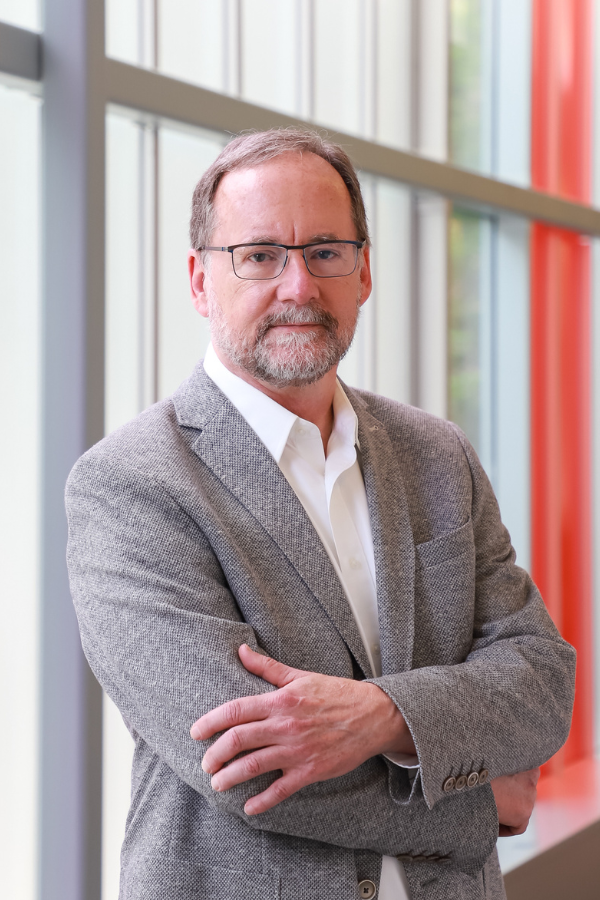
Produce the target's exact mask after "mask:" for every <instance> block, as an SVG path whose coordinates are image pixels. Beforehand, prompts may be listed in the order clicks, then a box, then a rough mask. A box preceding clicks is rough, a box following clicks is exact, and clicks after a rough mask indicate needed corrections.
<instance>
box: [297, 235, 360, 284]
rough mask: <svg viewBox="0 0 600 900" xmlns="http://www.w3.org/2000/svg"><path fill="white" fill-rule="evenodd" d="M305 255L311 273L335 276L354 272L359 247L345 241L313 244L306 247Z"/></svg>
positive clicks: (326, 276) (319, 275)
mask: <svg viewBox="0 0 600 900" xmlns="http://www.w3.org/2000/svg"><path fill="white" fill-rule="evenodd" d="M304 256H305V259H306V265H307V266H308V271H309V272H310V273H311V275H316V276H317V277H318V278H335V277H339V276H340V275H351V274H352V272H354V270H355V268H356V260H357V259H358V247H357V246H356V245H355V244H350V243H345V242H344V241H340V242H339V243H335V244H313V245H312V246H311V247H307V248H306V250H305V251H304Z"/></svg>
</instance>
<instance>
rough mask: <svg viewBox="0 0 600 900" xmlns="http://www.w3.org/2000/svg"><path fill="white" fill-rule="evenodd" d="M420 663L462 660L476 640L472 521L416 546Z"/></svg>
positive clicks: (416, 661) (417, 657) (415, 660)
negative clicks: (474, 635)
mask: <svg viewBox="0 0 600 900" xmlns="http://www.w3.org/2000/svg"><path fill="white" fill-rule="evenodd" d="M415 550H416V554H415V556H416V559H415V564H416V565H415V643H414V653H413V665H414V666H415V668H420V667H421V666H432V665H452V664H455V663H459V662H462V661H463V660H464V659H465V657H466V656H467V654H468V652H469V649H470V647H471V644H472V642H473V617H474V611H475V542H474V539H473V526H472V523H471V520H469V521H468V522H466V523H465V524H464V525H462V526H461V527H460V528H457V529H456V530H455V531H450V532H448V533H447V534H442V535H440V536H439V537H437V538H434V540H432V541H427V542H426V543H423V544H418V545H417V547H416V548H415Z"/></svg>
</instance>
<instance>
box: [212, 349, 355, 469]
mask: <svg viewBox="0 0 600 900" xmlns="http://www.w3.org/2000/svg"><path fill="white" fill-rule="evenodd" d="M213 347H214V350H215V353H216V354H217V356H218V357H219V359H220V360H221V362H222V363H223V365H224V366H225V368H226V369H229V371H230V372H233V374H234V375H237V376H238V378H241V379H242V381H245V382H247V384H251V385H252V387H255V388H257V390H259V391H261V392H262V393H263V394H266V395H267V397H270V398H271V400H274V401H275V403H279V405H280V406H283V407H284V409H288V410H289V411H290V412H292V413H294V415H296V416H298V417H299V418H301V419H305V420H306V421H307V422H312V423H313V425H316V426H317V428H318V429H319V431H320V432H321V439H322V441H323V447H324V448H325V453H327V444H328V443H329V438H330V437H331V432H332V430H333V395H334V394H335V385H336V377H337V366H334V368H333V369H330V370H329V372H327V374H326V375H324V376H323V378H321V379H319V381H315V382H314V384H305V385H300V386H297V385H296V386H290V385H287V386H284V387H274V386H273V385H271V384H266V383H265V382H264V381H259V380H258V379H257V378H254V377H253V376H252V375H250V374H249V373H248V372H246V370H245V369H242V368H240V367H239V366H236V365H235V364H234V363H232V362H231V360H230V359H228V358H227V357H226V356H225V354H224V353H222V352H221V350H220V348H219V347H217V346H216V344H214V343H213Z"/></svg>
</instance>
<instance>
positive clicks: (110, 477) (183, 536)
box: [66, 451, 498, 874]
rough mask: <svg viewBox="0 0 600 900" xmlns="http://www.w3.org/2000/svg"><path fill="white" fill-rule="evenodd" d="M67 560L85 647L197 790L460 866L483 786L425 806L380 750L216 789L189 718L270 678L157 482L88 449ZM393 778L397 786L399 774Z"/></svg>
mask: <svg viewBox="0 0 600 900" xmlns="http://www.w3.org/2000/svg"><path fill="white" fill-rule="evenodd" d="M66 504H67V513H68V521H69V542H68V550H67V559H68V566H69V577H70V584H71V591H72V595H73V599H74V603H75V608H76V612H77V616H78V620H79V626H80V631H81V639H82V644H83V648H84V651H85V654H86V656H87V659H88V661H89V663H90V666H91V668H92V670H93V671H94V673H95V675H96V677H97V678H98V680H99V681H100V683H101V684H102V686H103V687H104V689H105V690H106V692H107V693H108V694H109V696H110V697H111V698H112V699H113V700H114V702H115V703H116V704H117V706H118V707H119V709H120V711H121V713H122V715H123V717H124V719H125V720H126V721H127V723H128V724H129V726H130V728H131V729H132V730H133V731H134V732H135V733H136V735H137V736H138V739H142V740H143V741H145V742H146V743H147V744H148V746H149V747H151V748H152V750H153V751H154V752H155V753H156V754H157V755H158V756H159V757H160V758H162V760H164V762H165V763H166V764H167V765H168V766H169V767H170V768H171V769H172V770H173V771H174V772H175V773H176V774H177V775H178V776H179V777H180V778H181V779H182V780H183V781H185V782H186V783H187V784H188V785H190V786H191V787H192V788H193V789H194V790H196V791H198V792H199V793H201V794H202V795H203V796H204V797H205V798H206V800H207V801H208V803H210V804H211V805H212V806H214V807H217V808H220V809H222V810H223V811H226V812H227V813H229V814H231V815H233V816H237V817H239V818H241V819H243V820H244V821H245V822H246V823H247V824H248V826H249V827H251V828H255V829H261V830H267V831H272V832H278V833H282V834H286V835H293V836H297V837H300V838H309V839H313V840H318V841H323V842H326V843H328V844H334V845H337V846H341V847H346V848H352V849H368V850H372V851H375V852H377V853H381V854H386V855H397V854H402V853H410V852H415V848H417V851H416V852H419V853H424V854H426V855H429V854H437V855H441V856H449V857H450V858H451V860H452V862H453V864H454V866H456V867H457V868H459V869H461V870H462V871H464V872H467V873H469V874H473V873H475V872H476V871H478V870H479V869H480V868H481V866H482V865H483V864H484V862H485V860H486V858H487V857H488V856H489V854H490V853H491V852H492V850H493V848H494V845H495V841H496V836H497V829H498V820H497V814H496V808H495V804H494V801H493V795H492V792H491V789H490V788H489V787H488V788H486V789H485V790H482V791H478V792H471V793H465V794H464V795H463V796H457V797H454V798H448V799H447V800H446V801H445V802H440V803H439V804H436V807H435V809H433V810H429V809H428V808H427V805H426V804H425V802H424V800H423V797H422V796H421V794H420V791H418V792H417V793H416V794H415V792H414V791H413V794H412V797H411V799H410V802H408V797H409V795H410V790H409V791H408V792H407V791H406V790H405V788H406V785H404V783H403V782H401V779H402V778H405V779H406V780H407V778H406V775H405V774H404V773H400V774H398V772H396V773H391V772H390V771H389V770H388V767H387V765H386V764H385V763H384V762H383V760H382V759H380V758H374V759H371V760H368V761H367V762H366V763H365V764H363V765H362V766H360V767H359V768H357V769H355V770H354V771H353V772H350V773H349V774H348V775H346V776H343V777H341V778H336V779H332V780H330V781H326V782H321V783H318V784H314V785H309V786H308V787H306V788H303V789H302V790H301V791H299V792H297V793H296V794H294V795H293V796H292V797H290V798H288V799H287V800H285V801H284V802H282V803H281V804H279V805H278V806H277V807H275V808H274V809H272V810H269V811H268V812H266V813H263V814H261V815H257V816H250V817H249V816H246V815H245V813H244V811H243V807H244V803H245V801H246V800H247V799H248V797H250V796H252V795H254V794H256V793H258V792H259V791H261V790H264V789H265V787H266V786H267V785H268V784H269V783H271V782H272V780H273V778H274V777H275V776H274V775H270V776H261V777H259V778H257V779H254V780H253V781H251V782H248V783H246V784H244V785H240V786H237V787H236V788H233V789H232V790H230V791H227V792H224V793H216V792H214V791H213V790H212V788H211V786H210V778H209V776H208V775H206V774H205V773H204V772H203V770H202V768H201V760H202V757H203V755H204V753H205V751H206V749H207V747H208V743H207V742H203V743H199V742H196V741H194V740H192V739H191V738H190V735H189V729H190V727H191V725H192V723H193V722H194V721H195V720H196V719H197V718H198V717H199V716H201V715H202V714H203V713H205V712H207V711H208V710H210V709H212V708H214V707H216V706H218V705H220V704H222V703H224V702H226V701H228V700H232V699H234V698H236V697H241V696H247V695H251V694H259V693H263V692H266V691H270V690H274V688H273V687H272V686H271V685H269V684H267V683H266V682H264V681H263V680H261V679H259V678H257V677H255V676H253V675H252V674H250V673H249V672H247V671H246V670H245V669H244V667H243V666H242V665H241V662H240V660H239V658H238V654H237V650H238V648H239V646H240V645H241V644H242V643H243V642H247V643H248V644H249V645H250V646H252V647H254V648H255V649H260V648H259V647H258V646H257V641H256V638H255V635H254V632H253V630H252V628H251V627H250V626H249V625H248V624H247V623H246V622H244V621H243V620H242V617H241V614H240V611H239V608H238V606H237V604H236V602H235V599H234V597H233V596H232V594H231V592H230V590H229V588H228V585H227V583H226V580H225V577H224V575H223V572H222V570H221V567H220V565H219V563H218V560H217V558H216V556H215V554H214V552H213V551H212V548H211V547H210V545H209V543H208V541H207V539H206V537H205V536H204V535H203V533H202V531H201V529H200V528H199V526H198V524H197V523H196V522H195V521H192V520H191V519H190V517H189V516H188V514H187V513H186V512H185V511H184V510H183V509H182V508H181V507H180V505H179V504H178V503H177V502H176V501H175V500H174V499H173V498H172V497H171V496H170V495H169V494H168V493H167V491H166V490H165V488H164V486H163V485H161V484H159V483H158V482H157V481H156V480H155V479H153V478H152V477H151V476H150V475H148V474H146V473H142V472H139V471H136V470H135V469H132V468H128V467H126V466H124V465H123V464H121V463H117V462H114V461H111V460H109V459H107V458H106V456H104V457H103V456H102V455H101V454H99V453H98V452H96V451H91V452H90V453H89V454H86V456H84V457H82V459H81V460H80V461H79V463H78V464H77V465H76V466H75V468H74V470H73V472H72V473H71V475H70V477H69V481H68V484H67V491H66ZM403 785H404V786H403Z"/></svg>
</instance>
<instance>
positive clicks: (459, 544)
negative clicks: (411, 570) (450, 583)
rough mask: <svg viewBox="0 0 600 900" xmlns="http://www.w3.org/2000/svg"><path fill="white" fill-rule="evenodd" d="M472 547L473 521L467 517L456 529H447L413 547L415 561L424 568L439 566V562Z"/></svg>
mask: <svg viewBox="0 0 600 900" xmlns="http://www.w3.org/2000/svg"><path fill="white" fill-rule="evenodd" d="M473 547H474V541H473V523H472V522H471V519H469V520H468V521H467V522H465V524H464V525H461V527H460V528H457V529H456V531H449V532H448V533H447V534H442V535H440V536H439V537H436V538H434V539H433V540H432V541H426V542H425V543H424V544H417V546H416V548H415V549H416V555H417V563H418V564H420V565H421V566H422V567H423V568H424V569H428V568H430V567H431V566H439V565H440V563H444V562H447V561H448V560H450V559H454V557H455V556H461V555H462V554H463V553H468V552H469V551H471V552H472V551H473Z"/></svg>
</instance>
